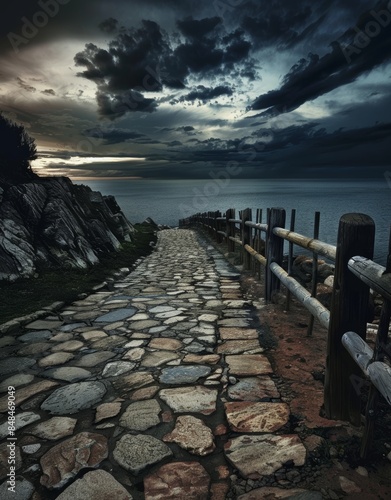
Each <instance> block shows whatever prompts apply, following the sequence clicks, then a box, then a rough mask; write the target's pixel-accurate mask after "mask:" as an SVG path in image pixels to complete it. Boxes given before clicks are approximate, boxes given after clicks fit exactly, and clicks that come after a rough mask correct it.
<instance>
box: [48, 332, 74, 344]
mask: <svg viewBox="0 0 391 500" xmlns="http://www.w3.org/2000/svg"><path fill="white" fill-rule="evenodd" d="M68 340H73V335H72V333H65V332H61V333H57V335H54V337H52V338H51V339H50V342H68Z"/></svg>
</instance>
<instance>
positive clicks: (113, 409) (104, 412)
mask: <svg viewBox="0 0 391 500" xmlns="http://www.w3.org/2000/svg"><path fill="white" fill-rule="evenodd" d="M121 407H122V403H121V402H120V401H113V402H112V403H103V404H101V405H99V406H98V407H97V409H96V415H95V423H98V422H102V420H107V419H108V418H113V417H116V416H117V415H118V413H119V412H120V411H121Z"/></svg>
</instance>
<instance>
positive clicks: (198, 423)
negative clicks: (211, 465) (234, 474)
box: [163, 415, 216, 456]
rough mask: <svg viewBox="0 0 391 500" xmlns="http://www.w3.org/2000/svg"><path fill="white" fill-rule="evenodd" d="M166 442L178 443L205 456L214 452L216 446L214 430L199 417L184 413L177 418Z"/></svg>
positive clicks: (194, 452) (195, 453) (164, 439)
mask: <svg viewBox="0 0 391 500" xmlns="http://www.w3.org/2000/svg"><path fill="white" fill-rule="evenodd" d="M163 441H165V442H166V443H176V444H178V445H179V446H180V447H181V448H184V449H185V450H187V451H189V452H190V453H193V454H194V455H199V456H204V455H209V454H210V453H213V451H214V450H215V448H216V446H215V443H214V440H213V434H212V431H211V430H210V429H209V427H208V426H207V425H205V424H204V422H203V421H202V420H200V419H199V418H195V417H193V416H191V415H182V416H180V417H178V418H177V421H176V423H175V428H174V430H173V431H172V432H171V433H170V434H167V435H166V436H164V438H163Z"/></svg>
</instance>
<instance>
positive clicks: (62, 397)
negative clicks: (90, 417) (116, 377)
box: [41, 382, 106, 415]
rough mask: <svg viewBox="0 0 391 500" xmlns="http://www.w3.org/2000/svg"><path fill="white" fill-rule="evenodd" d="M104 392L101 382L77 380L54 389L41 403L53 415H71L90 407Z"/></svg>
mask: <svg viewBox="0 0 391 500" xmlns="http://www.w3.org/2000/svg"><path fill="white" fill-rule="evenodd" d="M105 394H106V387H105V385H104V384H102V382H78V383H76V384H70V385H67V386H65V387H60V388H59V389H56V390H55V391H54V392H53V393H52V394H51V395H50V396H49V397H48V398H47V399H46V400H45V401H44V402H43V403H42V405H41V408H42V410H46V411H49V412H50V413H51V414H54V415H68V414H69V415H71V414H73V413H77V412H78V411H80V410H84V409H86V408H91V406H93V405H94V404H96V403H99V401H100V400H101V399H102V398H103V396H104V395H105Z"/></svg>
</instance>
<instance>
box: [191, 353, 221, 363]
mask: <svg viewBox="0 0 391 500" xmlns="http://www.w3.org/2000/svg"><path fill="white" fill-rule="evenodd" d="M220 359H221V356H219V355H218V354H204V355H201V356H200V355H197V354H186V356H185V357H184V358H183V362H184V363H194V364H206V365H215V364H216V363H218V362H219V361H220Z"/></svg>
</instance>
